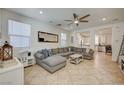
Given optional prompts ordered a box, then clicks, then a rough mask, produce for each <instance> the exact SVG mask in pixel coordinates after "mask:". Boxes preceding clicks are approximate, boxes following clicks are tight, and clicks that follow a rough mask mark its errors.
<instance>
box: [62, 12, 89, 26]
mask: <svg viewBox="0 0 124 93" xmlns="http://www.w3.org/2000/svg"><path fill="white" fill-rule="evenodd" d="M89 16H90V14H87V15H85V16H83V17H79V15H77V14H76V13H73V17H74V20H64V21H68V22H71V23H69V24H68V25H71V24H73V23H75V24H76V26H78V25H79V22H88V21H87V20H84V19H85V18H87V17H89Z"/></svg>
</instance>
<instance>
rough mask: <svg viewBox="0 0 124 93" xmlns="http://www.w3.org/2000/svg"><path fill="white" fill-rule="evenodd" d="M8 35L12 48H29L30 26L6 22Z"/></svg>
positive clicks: (11, 21) (10, 21)
mask: <svg viewBox="0 0 124 93" xmlns="http://www.w3.org/2000/svg"><path fill="white" fill-rule="evenodd" d="M8 26H9V27H8V28H9V29H8V30H9V31H8V33H9V36H10V44H11V45H12V46H14V47H29V46H30V32H31V26H30V25H29V24H24V23H20V22H16V21H13V20H9V21H8Z"/></svg>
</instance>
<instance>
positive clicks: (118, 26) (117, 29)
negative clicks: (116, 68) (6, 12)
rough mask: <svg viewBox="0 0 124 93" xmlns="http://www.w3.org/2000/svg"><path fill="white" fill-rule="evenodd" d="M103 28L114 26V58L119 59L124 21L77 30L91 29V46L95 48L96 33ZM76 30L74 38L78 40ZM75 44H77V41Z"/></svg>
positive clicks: (114, 59) (123, 33)
mask: <svg viewBox="0 0 124 93" xmlns="http://www.w3.org/2000/svg"><path fill="white" fill-rule="evenodd" d="M103 28H112V60H113V61H117V57H118V53H119V50H120V45H121V41H122V37H123V35H124V22H121V23H115V24H108V25H103V26H99V27H93V28H88V29H82V30H79V31H76V32H77V33H78V32H85V31H90V37H91V41H90V45H91V46H90V48H92V49H95V33H96V31H97V30H98V29H103ZM76 32H75V37H74V38H75V39H76V40H77V37H76ZM72 34H73V32H72ZM77 41H78V40H77ZM74 43H75V42H74ZM73 45H77V43H76V44H73Z"/></svg>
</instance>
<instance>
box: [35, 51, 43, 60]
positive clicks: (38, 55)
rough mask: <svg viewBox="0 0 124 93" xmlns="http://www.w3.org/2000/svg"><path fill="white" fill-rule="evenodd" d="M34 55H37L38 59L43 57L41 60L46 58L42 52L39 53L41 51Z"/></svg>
mask: <svg viewBox="0 0 124 93" xmlns="http://www.w3.org/2000/svg"><path fill="white" fill-rule="evenodd" d="M34 56H35V57H36V58H38V59H41V60H42V59H44V55H43V54H41V53H39V52H37V53H35V54H34Z"/></svg>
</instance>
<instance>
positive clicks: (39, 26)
mask: <svg viewBox="0 0 124 93" xmlns="http://www.w3.org/2000/svg"><path fill="white" fill-rule="evenodd" d="M0 15H2V21H1V22H2V39H4V40H8V41H9V36H8V19H11V20H15V21H19V22H23V23H27V24H31V47H30V49H31V50H32V51H33V52H35V51H37V50H39V49H43V48H56V47H61V46H60V45H61V44H60V33H61V32H64V33H66V34H67V37H68V35H69V32H68V31H63V30H60V29H57V28H54V27H52V26H50V25H47V24H43V23H42V22H41V21H38V20H34V19H32V18H29V17H25V16H22V15H19V14H16V13H13V12H9V11H7V10H4V9H2V14H1V13H0ZM37 31H44V32H50V33H54V34H58V35H59V43H41V42H38V33H37ZM67 41H68V42H69V39H68V38H67ZM68 42H67V45H68ZM21 49H22V48H21ZM14 50H15V51H16V52H18V51H19V50H20V49H19V48H15V49H14ZM15 51H14V52H15ZM16 52H15V54H16Z"/></svg>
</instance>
